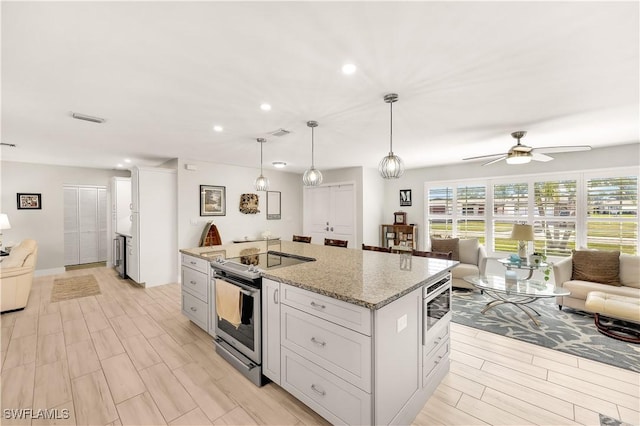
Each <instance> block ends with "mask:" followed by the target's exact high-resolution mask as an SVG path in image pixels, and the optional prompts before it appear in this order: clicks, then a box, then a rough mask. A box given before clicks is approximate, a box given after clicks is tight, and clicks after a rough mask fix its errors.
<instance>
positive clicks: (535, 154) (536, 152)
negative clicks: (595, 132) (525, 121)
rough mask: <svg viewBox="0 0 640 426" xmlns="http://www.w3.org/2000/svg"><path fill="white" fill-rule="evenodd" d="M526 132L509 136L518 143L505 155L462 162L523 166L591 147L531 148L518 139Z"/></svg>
mask: <svg viewBox="0 0 640 426" xmlns="http://www.w3.org/2000/svg"><path fill="white" fill-rule="evenodd" d="M526 134H527V132H525V131H522V130H521V131H518V132H513V133H511V136H512V137H513V138H514V139H516V140H517V141H518V143H517V144H515V145H514V146H512V147H511V148H510V149H509V151H508V152H507V153H504V154H489V155H480V156H477V157H469V158H463V160H478V159H480V158H491V157H498V158H494V159H493V160H491V161H488V162H486V163H484V164H483V166H488V165H489V164H493V163H497V162H498V161H502V160H507V164H525V163H528V162H530V161H531V160H533V161H544V162H546V161H551V160H553V157H550V156H548V155H546V154H549V153H554V152H576V151H589V150H590V149H591V147H590V146H589V145H576V146H546V147H541V148H532V147H530V146H527V145H523V144H522V143H521V142H520V139H522V138H524V137H525V135H526Z"/></svg>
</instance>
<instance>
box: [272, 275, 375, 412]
mask: <svg viewBox="0 0 640 426" xmlns="http://www.w3.org/2000/svg"><path fill="white" fill-rule="evenodd" d="M280 291H281V293H282V298H281V300H282V305H281V307H280V342H281V357H280V359H281V367H280V368H281V386H282V387H283V388H284V389H286V390H287V391H288V392H290V393H291V394H292V395H294V396H295V397H296V398H298V399H300V400H301V401H302V402H304V403H305V404H307V405H309V406H310V407H311V408H313V409H314V410H315V411H316V412H317V413H318V414H320V415H322V416H323V417H325V418H326V419H328V420H329V421H330V422H332V423H344V424H371V420H372V411H371V404H372V396H371V372H372V370H371V361H372V352H371V311H370V310H369V309H366V308H363V307H360V306H356V305H352V304H349V303H346V302H342V301H340V300H336V299H332V298H329V297H326V296H322V295H319V294H316V293H311V292H308V291H306V290H302V289H300V288H296V287H292V286H289V285H286V284H280Z"/></svg>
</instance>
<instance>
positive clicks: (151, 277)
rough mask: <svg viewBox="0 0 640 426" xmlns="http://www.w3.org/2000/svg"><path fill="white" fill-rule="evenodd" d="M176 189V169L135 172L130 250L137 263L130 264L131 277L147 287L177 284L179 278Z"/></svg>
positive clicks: (136, 170)
mask: <svg viewBox="0 0 640 426" xmlns="http://www.w3.org/2000/svg"><path fill="white" fill-rule="evenodd" d="M176 187H177V181H176V171H175V170H173V169H165V168H157V167H156V168H153V167H134V168H133V169H132V170H131V205H132V212H131V245H130V247H131V250H132V251H133V254H132V256H131V261H132V262H137V264H136V265H131V264H129V263H127V275H129V277H130V278H131V279H133V280H134V281H136V282H138V283H144V285H145V286H146V287H152V286H156V285H162V284H168V283H171V282H175V280H176V278H177V276H178V267H177V266H178V265H177V261H176V256H175V253H176V251H177V213H176V209H177V207H176V206H177V191H176ZM127 260H129V259H127Z"/></svg>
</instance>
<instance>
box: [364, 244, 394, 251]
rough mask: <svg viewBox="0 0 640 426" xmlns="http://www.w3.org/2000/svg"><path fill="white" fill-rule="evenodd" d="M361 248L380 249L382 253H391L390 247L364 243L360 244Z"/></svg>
mask: <svg viewBox="0 0 640 426" xmlns="http://www.w3.org/2000/svg"><path fill="white" fill-rule="evenodd" d="M362 250H371V251H381V252H384V253H391V247H378V246H368V245H366V244H363V245H362Z"/></svg>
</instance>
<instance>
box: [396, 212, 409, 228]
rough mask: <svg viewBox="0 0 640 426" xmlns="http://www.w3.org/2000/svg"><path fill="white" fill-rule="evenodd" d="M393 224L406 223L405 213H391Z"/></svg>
mask: <svg viewBox="0 0 640 426" xmlns="http://www.w3.org/2000/svg"><path fill="white" fill-rule="evenodd" d="M393 224H394V225H406V224H407V213H405V212H395V213H394V214H393Z"/></svg>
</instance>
